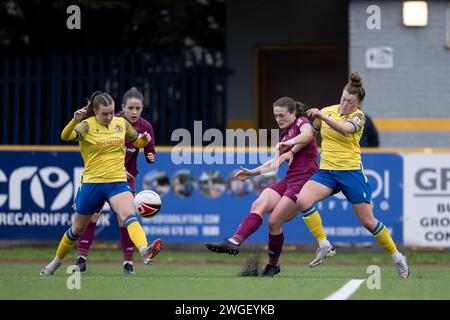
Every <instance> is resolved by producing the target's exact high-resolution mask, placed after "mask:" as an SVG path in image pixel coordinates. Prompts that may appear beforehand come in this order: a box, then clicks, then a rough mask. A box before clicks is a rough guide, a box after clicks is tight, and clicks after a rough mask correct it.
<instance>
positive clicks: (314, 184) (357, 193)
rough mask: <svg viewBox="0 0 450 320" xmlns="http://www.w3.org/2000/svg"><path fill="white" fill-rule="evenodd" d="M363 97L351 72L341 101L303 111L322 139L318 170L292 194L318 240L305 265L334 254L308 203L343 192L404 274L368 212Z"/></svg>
mask: <svg viewBox="0 0 450 320" xmlns="http://www.w3.org/2000/svg"><path fill="white" fill-rule="evenodd" d="M364 97H365V90H364V88H363V86H362V81H361V76H360V75H359V74H358V73H352V74H351V76H350V81H349V82H348V83H347V85H346V86H345V87H344V90H343V93H342V97H341V101H340V104H337V105H333V106H330V107H326V108H323V109H322V110H319V109H310V110H308V111H307V114H308V116H310V117H312V118H314V119H315V120H314V122H313V128H314V130H316V131H320V134H321V138H322V152H321V160H320V168H319V172H318V173H316V174H315V175H314V176H312V177H311V178H310V179H309V181H308V182H307V183H306V184H305V186H304V187H303V189H302V190H301V191H300V194H299V195H298V197H297V199H298V200H297V204H298V206H299V208H300V210H302V214H303V219H304V221H305V223H306V225H307V226H308V229H309V230H310V231H311V233H312V234H313V236H314V237H315V238H316V240H317V241H318V242H319V249H318V250H317V255H316V258H315V259H314V260H313V261H312V262H311V263H310V264H309V266H310V267H315V266H317V265H319V264H321V263H322V262H323V260H324V259H325V258H326V257H328V256H332V255H334V253H335V250H334V247H333V246H332V245H331V244H330V242H329V241H328V240H327V238H326V235H325V231H324V229H323V227H322V220H321V217H320V215H319V212H318V211H317V209H316V208H315V207H314V206H313V205H314V203H315V202H317V201H321V200H323V199H325V198H327V197H329V196H330V195H332V194H334V193H336V192H339V191H342V193H343V194H344V195H345V197H346V198H347V200H348V201H349V202H350V203H351V204H352V205H353V209H354V210H355V213H356V215H357V216H358V218H359V220H360V221H361V223H362V224H363V225H364V227H365V228H366V229H368V230H369V231H370V232H371V233H372V234H373V235H374V236H375V238H376V239H377V240H378V242H379V243H380V244H381V245H382V247H383V248H384V250H385V251H387V252H388V253H389V254H390V255H391V256H392V260H393V261H394V263H395V264H396V266H397V269H398V272H399V276H400V277H401V278H408V277H409V276H410V271H409V268H408V265H407V262H406V258H405V257H404V256H403V255H402V254H401V253H400V252H399V251H398V250H397V247H396V245H395V243H394V241H393V240H392V238H391V235H390V234H389V231H388V230H387V228H386V227H385V226H384V225H383V223H382V222H381V221H379V220H377V219H376V218H375V217H374V215H373V212H372V206H371V204H372V198H371V197H372V190H371V187H370V185H369V183H368V180H367V177H366V175H365V174H364V169H363V166H362V163H361V150H360V146H359V140H360V139H361V135H362V132H363V130H364V123H365V116H364V113H363V112H362V111H361V110H360V106H361V103H362V101H363V99H364ZM296 143H299V141H297V140H296V138H293V139H291V140H289V141H287V142H284V143H281V144H280V146H291V145H294V144H296Z"/></svg>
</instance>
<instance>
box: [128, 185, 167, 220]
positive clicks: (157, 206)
mask: <svg viewBox="0 0 450 320" xmlns="http://www.w3.org/2000/svg"><path fill="white" fill-rule="evenodd" d="M134 207H135V209H136V212H137V213H138V214H139V215H140V216H141V217H142V218H152V217H154V216H156V214H157V213H158V212H159V210H161V197H160V196H159V195H158V194H157V193H156V192H155V191H152V190H143V191H141V192H139V193H138V194H136V196H135V197H134Z"/></svg>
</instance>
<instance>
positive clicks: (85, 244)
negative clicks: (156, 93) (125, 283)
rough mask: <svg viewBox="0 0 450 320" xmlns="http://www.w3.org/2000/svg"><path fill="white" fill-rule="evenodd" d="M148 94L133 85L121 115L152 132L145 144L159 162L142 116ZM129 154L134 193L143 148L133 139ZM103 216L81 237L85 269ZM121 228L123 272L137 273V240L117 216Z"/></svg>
mask: <svg viewBox="0 0 450 320" xmlns="http://www.w3.org/2000/svg"><path fill="white" fill-rule="evenodd" d="M143 102H144V97H143V96H142V93H141V92H139V91H138V90H137V89H136V88H134V87H133V88H131V89H130V90H128V91H127V92H126V93H125V94H124V96H123V104H122V111H121V112H120V113H119V114H117V116H122V117H124V118H125V119H126V120H127V121H128V122H129V123H131V125H132V126H133V128H134V129H135V130H136V131H137V132H138V133H144V132H148V133H149V134H150V138H151V140H150V142H149V143H148V144H147V146H146V147H145V148H144V154H145V160H146V161H147V163H154V162H155V144H154V142H153V141H154V134H153V127H152V125H151V124H150V123H149V122H148V121H147V120H145V119H144V118H141V112H142V109H143V107H144V105H143ZM125 147H126V156H125V169H126V175H127V181H128V185H129V186H130V187H131V189H132V190H133V194H136V182H135V179H136V178H137V177H138V175H139V171H138V169H137V159H138V155H139V148H136V147H135V146H133V144H132V143H130V142H126V143H125ZM99 217H100V212H99V213H96V214H94V215H93V216H92V218H91V221H90V222H89V224H88V226H87V228H86V231H85V232H84V233H83V234H82V235H81V237H80V238H79V239H78V257H77V260H76V262H75V265H77V266H78V268H79V269H80V271H81V272H83V271H86V263H87V256H88V254H89V249H90V247H91V245H92V243H93V241H94V237H95V228H96V226H97V221H98V219H99ZM117 218H118V219H117V220H118V223H119V228H120V247H121V249H122V255H123V273H124V275H134V274H135V272H134V268H133V256H134V244H133V241H131V239H130V236H129V234H128V231H127V228H126V226H125V225H124V223H123V222H122V221H121V220H120V218H119V216H118V217H117Z"/></svg>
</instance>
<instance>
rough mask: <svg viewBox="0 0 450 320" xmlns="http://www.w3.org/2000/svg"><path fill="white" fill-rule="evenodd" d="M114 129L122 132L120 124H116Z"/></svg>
mask: <svg viewBox="0 0 450 320" xmlns="http://www.w3.org/2000/svg"><path fill="white" fill-rule="evenodd" d="M115 129H116V133H121V132H123V129H122V126H121V125H120V124H116V127H115Z"/></svg>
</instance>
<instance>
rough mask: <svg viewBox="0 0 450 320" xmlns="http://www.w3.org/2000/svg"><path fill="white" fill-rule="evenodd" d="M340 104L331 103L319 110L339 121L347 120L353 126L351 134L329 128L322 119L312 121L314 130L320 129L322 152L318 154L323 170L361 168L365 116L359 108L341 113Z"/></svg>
mask: <svg viewBox="0 0 450 320" xmlns="http://www.w3.org/2000/svg"><path fill="white" fill-rule="evenodd" d="M339 110H340V105H338V104H337V105H333V106H329V107H326V108H323V109H322V110H320V112H321V113H322V114H323V115H324V116H325V117H329V118H331V119H333V120H336V121H339V122H343V123H345V122H349V123H351V124H352V125H353V126H354V127H355V132H354V133H352V134H346V135H344V134H342V133H339V132H337V131H336V130H334V129H333V128H331V127H330V126H329V125H327V124H326V123H325V122H324V121H321V120H320V119H316V120H315V121H314V122H313V127H314V129H315V130H320V135H321V138H322V147H321V148H322V152H321V154H320V169H324V170H357V169H361V168H362V165H361V148H360V146H359V140H360V139H361V136H362V133H363V130H364V124H365V122H366V118H365V115H364V113H363V112H362V111H361V110H360V109H356V110H355V111H354V112H352V113H350V114H346V115H341V114H340V112H339Z"/></svg>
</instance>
